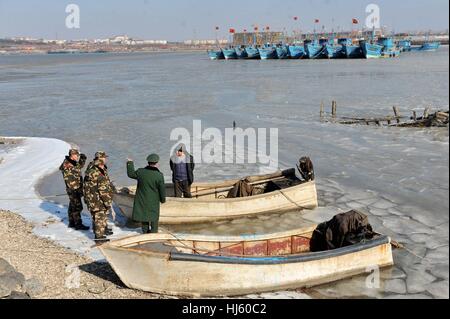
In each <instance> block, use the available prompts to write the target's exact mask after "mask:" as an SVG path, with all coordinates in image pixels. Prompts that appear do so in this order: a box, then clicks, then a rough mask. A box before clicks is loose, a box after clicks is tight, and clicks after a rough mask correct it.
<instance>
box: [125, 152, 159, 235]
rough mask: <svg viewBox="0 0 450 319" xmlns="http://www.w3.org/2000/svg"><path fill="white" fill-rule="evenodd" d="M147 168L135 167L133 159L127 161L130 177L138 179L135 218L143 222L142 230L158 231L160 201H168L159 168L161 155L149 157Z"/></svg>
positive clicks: (144, 231) (134, 209) (134, 207)
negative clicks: (136, 168)
mask: <svg viewBox="0 0 450 319" xmlns="http://www.w3.org/2000/svg"><path fill="white" fill-rule="evenodd" d="M147 162H148V166H147V167H146V168H141V169H138V170H137V171H136V170H135V169H134V163H133V161H132V160H130V159H129V160H128V162H127V174H128V177H129V178H132V179H136V180H137V181H138V185H137V190H136V196H135V197H134V205H133V220H134V221H136V222H140V223H142V232H143V233H144V234H148V233H158V223H159V212H160V203H165V202H166V185H165V182H164V175H163V174H162V173H161V172H160V171H159V169H158V167H157V166H158V163H159V156H158V155H156V154H152V155H150V156H148V157H147Z"/></svg>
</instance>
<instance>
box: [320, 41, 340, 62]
mask: <svg viewBox="0 0 450 319" xmlns="http://www.w3.org/2000/svg"><path fill="white" fill-rule="evenodd" d="M319 45H321V46H322V48H323V49H322V54H320V55H319V56H318V57H317V58H318V59H332V58H334V57H335V55H336V48H335V47H334V45H333V44H332V42H331V43H330V40H328V39H320V40H319Z"/></svg>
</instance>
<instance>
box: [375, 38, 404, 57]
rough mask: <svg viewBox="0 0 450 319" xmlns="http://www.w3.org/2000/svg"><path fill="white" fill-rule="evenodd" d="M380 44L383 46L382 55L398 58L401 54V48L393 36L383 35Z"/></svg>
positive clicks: (379, 40)
mask: <svg viewBox="0 0 450 319" xmlns="http://www.w3.org/2000/svg"><path fill="white" fill-rule="evenodd" d="M377 43H378V45H380V46H382V47H383V49H382V50H381V57H383V58H396V57H398V56H400V50H399V49H398V48H397V47H396V46H395V43H394V39H393V38H391V37H381V38H379V39H378V41H377Z"/></svg>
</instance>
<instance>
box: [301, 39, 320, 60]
mask: <svg viewBox="0 0 450 319" xmlns="http://www.w3.org/2000/svg"><path fill="white" fill-rule="evenodd" d="M323 51H324V47H323V46H322V45H320V44H319V41H317V40H306V41H305V52H306V57H307V58H308V59H318V58H320V56H321V55H322V54H323Z"/></svg>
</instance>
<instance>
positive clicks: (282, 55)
mask: <svg viewBox="0 0 450 319" xmlns="http://www.w3.org/2000/svg"><path fill="white" fill-rule="evenodd" d="M276 50H277V57H278V59H280V60H286V59H289V57H290V56H289V49H288V48H287V47H285V46H283V47H277V49H276Z"/></svg>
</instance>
